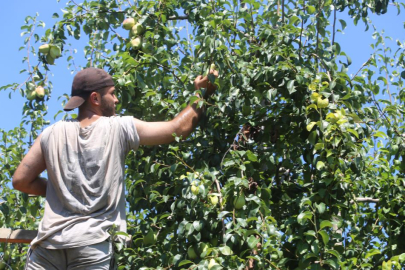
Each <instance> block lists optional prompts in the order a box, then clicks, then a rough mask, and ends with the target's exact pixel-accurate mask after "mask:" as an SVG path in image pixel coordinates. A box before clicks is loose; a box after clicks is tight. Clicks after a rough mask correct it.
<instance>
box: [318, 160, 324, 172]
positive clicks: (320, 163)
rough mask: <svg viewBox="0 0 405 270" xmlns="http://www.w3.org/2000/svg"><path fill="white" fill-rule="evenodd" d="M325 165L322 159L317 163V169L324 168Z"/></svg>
mask: <svg viewBox="0 0 405 270" xmlns="http://www.w3.org/2000/svg"><path fill="white" fill-rule="evenodd" d="M324 167H325V163H323V162H322V161H318V162H317V163H316V169H317V170H321V169H322V168H324Z"/></svg>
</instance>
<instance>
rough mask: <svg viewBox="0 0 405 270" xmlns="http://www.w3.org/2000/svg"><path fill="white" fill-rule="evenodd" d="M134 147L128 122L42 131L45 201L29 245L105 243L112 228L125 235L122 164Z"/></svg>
mask: <svg viewBox="0 0 405 270" xmlns="http://www.w3.org/2000/svg"><path fill="white" fill-rule="evenodd" d="M138 145H139V138H138V135H137V132H136V128H135V125H134V122H133V118H132V117H100V118H99V119H97V120H96V121H95V122H93V123H92V124H91V125H89V126H87V127H85V128H81V127H80V122H78V121H75V120H73V121H60V122H58V123H56V124H54V125H52V126H50V127H48V128H47V129H45V130H44V132H43V133H42V137H41V148H42V152H43V155H44V158H45V162H46V167H47V173H48V178H49V182H48V186H47V192H46V198H47V200H46V205H45V213H44V218H43V220H42V222H41V224H40V226H39V228H38V229H39V230H38V231H39V233H38V237H37V238H36V239H34V241H33V242H32V244H33V245H34V244H39V245H40V246H42V247H45V248H71V247H78V246H83V245H91V244H95V243H98V242H101V241H104V240H105V239H106V238H108V237H109V234H108V232H107V228H110V227H111V225H112V224H115V225H116V226H117V227H118V228H119V230H121V231H126V222H125V197H124V183H123V179H124V173H125V170H124V161H125V157H126V155H127V153H128V152H129V151H130V150H131V149H136V148H137V147H138Z"/></svg>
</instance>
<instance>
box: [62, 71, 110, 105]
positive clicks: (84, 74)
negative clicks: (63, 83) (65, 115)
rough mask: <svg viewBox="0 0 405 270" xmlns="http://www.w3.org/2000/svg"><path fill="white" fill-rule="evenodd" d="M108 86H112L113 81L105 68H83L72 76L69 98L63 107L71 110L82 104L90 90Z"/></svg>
mask: <svg viewBox="0 0 405 270" xmlns="http://www.w3.org/2000/svg"><path fill="white" fill-rule="evenodd" d="M109 86H114V81H113V79H112V77H111V75H110V74H108V73H107V72H106V71H105V70H103V69H99V68H92V67H90V68H86V69H83V70H81V71H79V72H78V73H77V74H76V76H75V77H74V78H73V84H72V94H71V98H70V99H69V101H68V103H66V105H65V107H64V108H63V109H64V110H65V111H71V110H73V109H75V108H77V107H79V106H80V105H82V104H83V103H84V102H85V101H86V98H87V97H88V96H89V95H90V94H91V92H94V91H98V90H100V89H103V88H106V87H109Z"/></svg>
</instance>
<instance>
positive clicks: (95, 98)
mask: <svg viewBox="0 0 405 270" xmlns="http://www.w3.org/2000/svg"><path fill="white" fill-rule="evenodd" d="M100 102H101V96H100V95H99V93H97V92H92V93H91V94H90V103H91V104H92V105H100Z"/></svg>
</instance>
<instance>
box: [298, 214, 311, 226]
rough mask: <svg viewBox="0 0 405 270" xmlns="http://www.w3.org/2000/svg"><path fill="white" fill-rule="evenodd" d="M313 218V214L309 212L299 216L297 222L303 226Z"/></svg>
mask: <svg viewBox="0 0 405 270" xmlns="http://www.w3.org/2000/svg"><path fill="white" fill-rule="evenodd" d="M311 218H312V213H311V212H309V211H306V212H302V213H300V214H299V215H298V217H297V221H298V223H299V224H301V225H303V224H304V223H305V222H306V221H307V219H311Z"/></svg>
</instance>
